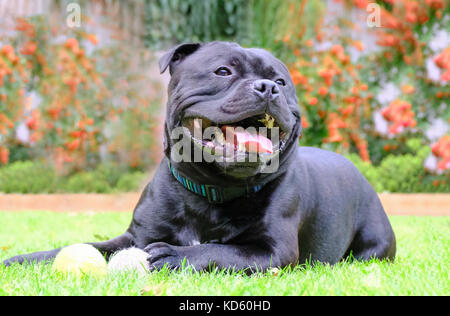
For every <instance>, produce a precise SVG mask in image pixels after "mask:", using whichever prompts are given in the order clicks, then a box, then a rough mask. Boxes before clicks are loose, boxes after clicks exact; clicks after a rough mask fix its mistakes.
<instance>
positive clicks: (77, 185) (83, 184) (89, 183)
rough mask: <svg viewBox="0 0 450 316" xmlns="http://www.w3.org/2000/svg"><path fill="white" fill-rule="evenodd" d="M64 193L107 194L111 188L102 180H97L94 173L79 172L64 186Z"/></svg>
mask: <svg viewBox="0 0 450 316" xmlns="http://www.w3.org/2000/svg"><path fill="white" fill-rule="evenodd" d="M64 191H66V192H72V193H91V192H92V193H108V192H110V191H111V187H110V186H109V184H108V182H107V181H106V180H105V179H104V178H103V179H102V178H99V177H97V176H96V174H95V173H89V172H80V173H77V174H75V175H73V176H72V177H70V179H69V181H68V182H67V184H66V185H65V186H64Z"/></svg>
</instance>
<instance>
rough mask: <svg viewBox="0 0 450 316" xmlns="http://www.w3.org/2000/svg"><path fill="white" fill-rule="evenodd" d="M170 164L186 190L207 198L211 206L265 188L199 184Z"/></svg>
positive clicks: (171, 169)
mask: <svg viewBox="0 0 450 316" xmlns="http://www.w3.org/2000/svg"><path fill="white" fill-rule="evenodd" d="M168 164H169V170H170V172H171V173H172V175H173V176H174V177H175V179H176V180H177V181H178V182H180V183H181V184H182V185H183V186H184V187H185V188H186V190H188V191H190V192H192V193H194V194H197V195H199V196H202V197H204V198H206V199H207V200H208V202H209V203H211V204H221V203H225V202H228V201H231V200H234V199H237V198H239V197H242V196H250V195H252V194H255V193H256V192H258V191H260V190H261V189H262V188H263V184H258V185H255V186H246V187H221V186H217V185H210V184H201V183H197V182H195V181H192V180H191V179H189V178H188V177H186V176H185V175H183V174H182V173H180V172H179V171H178V170H176V169H175V168H174V167H173V166H172V164H171V163H170V161H169V162H168Z"/></svg>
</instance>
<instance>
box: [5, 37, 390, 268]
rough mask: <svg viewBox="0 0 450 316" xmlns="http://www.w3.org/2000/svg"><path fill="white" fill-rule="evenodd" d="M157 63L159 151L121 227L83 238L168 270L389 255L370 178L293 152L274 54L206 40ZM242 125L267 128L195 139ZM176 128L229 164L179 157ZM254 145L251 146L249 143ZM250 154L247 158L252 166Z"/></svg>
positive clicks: (322, 156) (333, 158)
mask: <svg viewBox="0 0 450 316" xmlns="http://www.w3.org/2000/svg"><path fill="white" fill-rule="evenodd" d="M160 68H161V72H164V71H165V70H166V69H167V68H169V69H170V74H171V76H172V77H171V81H170V85H169V91H168V92H169V101H168V106H167V119H166V122H165V143H164V146H165V153H166V158H165V159H164V160H163V161H162V163H161V165H160V167H159V169H158V171H157V172H156V174H155V176H154V178H153V180H152V181H151V182H150V183H149V184H148V185H147V187H146V188H145V190H144V192H143V194H142V196H141V198H140V200H139V203H138V204H137V206H136V209H135V210H134V216H133V220H132V223H131V224H130V227H129V228H128V230H127V231H126V232H125V233H124V234H123V235H121V236H119V237H117V238H114V239H112V240H110V241H106V242H98V243H92V245H94V246H95V247H96V248H97V249H99V250H100V251H101V252H103V253H104V254H106V255H107V256H109V255H111V254H112V253H114V252H116V251H118V250H120V249H124V248H128V247H132V246H135V247H138V248H141V249H145V251H147V252H148V254H149V257H148V261H149V263H150V265H151V267H153V268H156V269H158V268H161V267H163V266H164V265H167V266H169V267H170V268H173V269H176V268H177V267H179V266H180V263H181V262H182V261H183V259H186V260H187V262H188V263H189V264H190V265H191V266H193V267H195V269H197V270H205V269H208V268H209V267H210V266H215V267H219V268H234V269H248V270H249V271H252V270H253V268H257V269H267V268H269V267H284V266H288V265H295V264H298V263H301V264H302V263H305V262H306V261H310V262H315V261H320V262H327V263H331V264H333V263H336V262H338V261H340V260H342V259H345V258H347V257H348V256H350V255H352V256H353V257H354V258H356V259H361V260H369V259H371V258H380V259H382V258H386V259H390V260H393V259H394V257H395V251H396V243H395V236H394V233H393V231H392V228H391V225H390V223H389V221H388V218H387V216H386V214H385V212H384V210H383V207H382V205H381V203H380V201H379V199H378V196H377V194H376V193H375V191H374V190H373V188H372V187H371V185H370V184H369V183H368V182H367V180H366V179H365V178H364V177H363V176H362V175H361V174H360V173H359V172H358V170H357V169H356V168H355V167H354V166H353V164H352V163H351V162H349V161H348V160H347V159H345V158H343V157H342V156H340V155H337V154H335V153H332V152H328V151H324V150H320V149H314V148H306V147H300V148H299V147H298V139H299V136H300V132H301V117H300V112H299V109H298V105H297V98H296V94H295V87H294V84H293V83H292V80H291V78H290V75H289V72H288V70H287V68H286V66H285V65H284V64H283V63H282V62H281V61H279V60H278V59H276V58H275V57H273V56H272V55H271V54H270V53H268V52H267V51H265V50H261V49H244V48H242V47H240V46H239V45H237V44H234V43H224V42H213V43H209V44H184V45H180V46H177V47H175V48H174V49H172V50H171V51H170V52H168V53H167V54H166V55H164V56H163V57H162V59H161V61H160ZM199 124H202V125H203V126H199ZM251 126H254V127H266V128H268V129H269V130H270V132H269V133H273V135H269V136H268V135H265V136H264V135H262V134H261V135H260V134H258V133H256V134H254V133H253V134H251V133H249V132H246V131H241V132H234V134H232V140H231V141H230V140H229V139H228V138H227V140H226V141H223V140H220V139H219V137H218V134H216V135H213V136H214V137H213V136H211V137H209V136H208V137H203V136H200V137H196V136H195V135H196V134H195V131H196V130H197V131H198V130H199V129H200V132H202V131H204V128H205V127H210V128H211V127H212V128H215V130H216V131H225V129H227V131H228V128H230V127H231V128H233V127H242V128H244V129H245V128H248V127H251ZM180 127H181V130H182V131H183V134H184V135H185V136H186V135H187V136H188V137H189V138H188V139H189V144H190V145H192V147H194V149H195V148H197V149H200V152H201V153H209V154H210V155H212V156H214V155H216V154H217V153H220V152H221V150H222V154H223V153H224V152H226V153H227V155H228V157H231V158H234V159H229V160H226V161H225V160H224V161H212V162H205V161H199V162H189V161H181V162H177V161H176V160H175V159H174V156H175V155H174V150H173V149H174V148H175V147H176V145H177V142H176V141H175V139H174V137H171V136H173V133H172V131H174V130H176V129H177V128H180ZM275 128H277V130H278V134H277V135H275V132H274V131H275ZM218 133H219V134H220V132H218ZM232 133H233V132H232ZM192 134H194V136H192ZM227 136H228V132H227ZM274 136H278V140H276V139H275V138H276V137H274ZM252 142H253V145H254V146H256V150H251V149H250V147H249V146H248V145H249V144H250V143H252ZM268 144H269V145H268ZM268 146H269V147H272V148H268ZM184 148H185V147H184ZM230 148H231V149H230ZM254 148H255V147H254ZM254 148H253V149H254ZM176 152H177V151H175V153H176ZM178 153H181V154H183V155H184V154H186V153H184V152H183V150H181V151H180V150H178ZM252 153H253V154H255V153H257V154H256V159H254V160H253V161H250V160H249V159H247V158H249V157H250V156H251V154H252ZM192 155H193V154H192V153H188V154H187V156H188V157H192ZM219 156H220V155H219ZM254 156H255V155H254ZM238 158H244V160H245V161H239V159H238ZM230 160H231V161H230ZM274 162H277V163H274ZM271 168H272V169H271ZM58 251H59V249H55V250H51V251H46V252H37V253H32V254H28V255H21V256H17V257H14V258H11V259H9V260H6V261H5V262H4V264H6V265H10V264H12V263H15V262H19V263H22V262H24V261H33V260H34V261H41V260H50V259H52V258H54V257H55V256H56V254H57V253H58Z"/></svg>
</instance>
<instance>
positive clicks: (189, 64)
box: [160, 42, 301, 179]
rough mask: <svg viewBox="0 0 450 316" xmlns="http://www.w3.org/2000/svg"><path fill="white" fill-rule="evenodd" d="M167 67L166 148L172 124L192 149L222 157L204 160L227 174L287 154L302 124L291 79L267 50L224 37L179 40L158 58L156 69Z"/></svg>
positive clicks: (247, 171) (258, 167) (249, 170)
mask: <svg viewBox="0 0 450 316" xmlns="http://www.w3.org/2000/svg"><path fill="white" fill-rule="evenodd" d="M167 68H169V70H170V74H171V81H170V84H169V89H168V94H169V100H168V107H167V118H166V126H165V130H166V133H165V152H166V155H170V152H171V150H172V149H173V148H174V144H175V143H176V141H175V140H174V139H173V137H171V136H173V135H172V131H173V130H175V129H177V128H178V129H182V130H183V134H184V136H186V137H188V139H189V142H190V144H192V145H193V147H194V148H197V150H201V152H203V153H205V154H208V155H212V156H226V157H227V159H223V160H220V159H217V160H214V161H213V162H212V163H211V162H210V163H208V168H215V169H216V174H222V175H224V176H230V177H233V178H239V179H247V178H251V177H254V176H257V175H258V174H260V173H261V172H263V170H264V167H265V166H267V165H269V164H270V163H271V162H272V161H273V160H274V159H275V158H276V159H278V160H279V162H280V163H282V162H283V161H284V160H286V158H287V157H288V156H289V155H291V154H292V152H293V148H295V147H296V146H297V141H298V137H299V135H300V130H301V119H300V112H299V109H298V104H297V97H296V94H295V86H294V84H293V82H292V79H291V77H290V74H289V71H288V69H287V68H286V66H285V65H284V64H283V63H282V62H281V61H280V60H278V59H277V58H275V57H274V56H273V55H272V54H270V53H269V52H268V51H266V50H263V49H257V48H249V49H246V48H242V47H241V46H239V45H237V44H235V43H228V42H212V43H208V44H183V45H179V46H177V47H175V48H173V49H172V50H170V51H169V52H168V53H166V54H165V55H164V56H163V57H162V58H161V60H160V70H161V73H163V72H164V71H166V69H167ZM178 149H179V148H178ZM250 156H252V157H253V159H250ZM195 163H196V164H198V161H197V162H195ZM217 171H219V172H217ZM275 171H276V170H275Z"/></svg>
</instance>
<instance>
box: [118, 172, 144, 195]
mask: <svg viewBox="0 0 450 316" xmlns="http://www.w3.org/2000/svg"><path fill="white" fill-rule="evenodd" d="M146 177H147V176H146V174H144V173H142V172H140V171H135V172H132V173H125V174H123V175H122V176H121V177H120V179H119V181H118V182H117V186H116V187H115V189H116V191H119V192H136V191H139V189H141V186H142V184H143V182H144V181H145V179H146Z"/></svg>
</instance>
